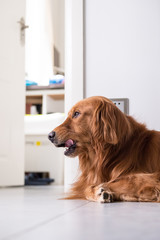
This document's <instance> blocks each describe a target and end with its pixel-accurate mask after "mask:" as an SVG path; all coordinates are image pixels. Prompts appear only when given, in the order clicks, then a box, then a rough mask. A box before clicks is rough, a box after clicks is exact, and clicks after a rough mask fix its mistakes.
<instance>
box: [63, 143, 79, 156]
mask: <svg viewBox="0 0 160 240" xmlns="http://www.w3.org/2000/svg"><path fill="white" fill-rule="evenodd" d="M65 149H66V150H65V151H64V155H66V156H69V155H71V154H72V153H73V152H74V151H75V149H76V143H75V142H74V141H73V140H72V139H68V140H67V141H66V142H65Z"/></svg>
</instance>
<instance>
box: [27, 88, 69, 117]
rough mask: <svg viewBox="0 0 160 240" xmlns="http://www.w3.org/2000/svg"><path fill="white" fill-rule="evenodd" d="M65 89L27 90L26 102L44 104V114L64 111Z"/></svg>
mask: <svg viewBox="0 0 160 240" xmlns="http://www.w3.org/2000/svg"><path fill="white" fill-rule="evenodd" d="M64 94H65V90H64V89H49V90H27V91H26V103H29V104H42V114H47V113H52V112H64Z"/></svg>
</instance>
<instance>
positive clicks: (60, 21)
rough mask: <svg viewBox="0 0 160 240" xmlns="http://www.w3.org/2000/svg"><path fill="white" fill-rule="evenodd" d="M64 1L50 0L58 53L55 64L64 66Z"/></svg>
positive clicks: (55, 44)
mask: <svg viewBox="0 0 160 240" xmlns="http://www.w3.org/2000/svg"><path fill="white" fill-rule="evenodd" d="M64 1H65V0H51V7H52V22H53V28H54V46H55V48H56V50H57V51H58V53H59V58H58V59H57V58H56V59H55V60H58V61H57V62H56V61H55V62H54V63H55V65H56V66H57V63H58V66H57V67H60V68H64V37H65V36H64V32H65V29H64Z"/></svg>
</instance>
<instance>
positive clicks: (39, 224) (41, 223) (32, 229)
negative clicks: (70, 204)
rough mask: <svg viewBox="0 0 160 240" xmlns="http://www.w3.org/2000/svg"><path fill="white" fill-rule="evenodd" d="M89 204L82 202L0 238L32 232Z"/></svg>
mask: <svg viewBox="0 0 160 240" xmlns="http://www.w3.org/2000/svg"><path fill="white" fill-rule="evenodd" d="M87 204H89V202H87V203H85V204H82V205H80V206H78V207H75V208H73V209H71V210H69V211H66V212H64V213H61V214H58V215H56V216H55V217H53V218H50V219H47V220H45V221H42V222H40V223H38V224H35V225H34V226H31V227H28V228H26V229H24V230H22V231H19V232H17V233H13V234H11V235H8V236H7V237H4V238H0V240H12V239H13V238H15V237H20V236H23V235H24V234H25V233H28V232H32V231H34V230H35V229H38V228H39V227H42V226H44V225H47V224H48V223H50V222H52V221H55V220H57V219H58V218H61V217H62V216H64V215H67V214H69V213H71V212H74V211H75V210H77V209H79V208H81V207H83V206H85V205H87Z"/></svg>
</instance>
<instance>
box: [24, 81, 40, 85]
mask: <svg viewBox="0 0 160 240" xmlns="http://www.w3.org/2000/svg"><path fill="white" fill-rule="evenodd" d="M32 85H38V84H37V83H36V82H33V81H30V80H26V86H32Z"/></svg>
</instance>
